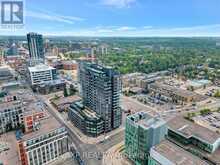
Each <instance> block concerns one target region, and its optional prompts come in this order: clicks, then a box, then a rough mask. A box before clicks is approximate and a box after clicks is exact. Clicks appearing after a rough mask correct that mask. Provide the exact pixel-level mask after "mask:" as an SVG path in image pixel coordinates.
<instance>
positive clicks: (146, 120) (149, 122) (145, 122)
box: [127, 112, 166, 128]
mask: <svg viewBox="0 0 220 165" xmlns="http://www.w3.org/2000/svg"><path fill="white" fill-rule="evenodd" d="M127 119H128V120H130V121H132V122H133V123H135V124H137V125H139V126H143V127H145V128H150V127H153V128H156V127H159V126H161V125H164V124H165V123H166V122H165V121H164V120H163V119H161V118H159V117H152V116H151V115H149V114H148V113H147V112H137V113H135V114H133V115H130V116H128V117H127Z"/></svg>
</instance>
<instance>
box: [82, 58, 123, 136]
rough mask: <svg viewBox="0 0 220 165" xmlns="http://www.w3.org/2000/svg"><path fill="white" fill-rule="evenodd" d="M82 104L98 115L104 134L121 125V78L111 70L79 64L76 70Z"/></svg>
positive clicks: (84, 63) (95, 65)
mask: <svg viewBox="0 0 220 165" xmlns="http://www.w3.org/2000/svg"><path fill="white" fill-rule="evenodd" d="M78 71H79V72H78V74H79V75H78V77H79V82H80V94H81V96H82V99H83V104H84V105H85V106H86V107H88V108H89V109H90V110H93V111H95V112H96V113H97V114H99V115H100V116H101V117H102V118H103V120H104V122H105V126H104V129H105V131H106V132H108V131H111V130H112V129H115V128H118V127H119V126H120V125H121V120H122V111H121V108H120V94H121V76H120V74H119V73H118V72H116V71H114V70H113V69H111V68H107V67H103V66H100V65H97V64H92V63H87V62H80V64H79V69H78Z"/></svg>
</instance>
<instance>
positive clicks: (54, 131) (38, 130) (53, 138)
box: [18, 116, 69, 165]
mask: <svg viewBox="0 0 220 165" xmlns="http://www.w3.org/2000/svg"><path fill="white" fill-rule="evenodd" d="M33 130H34V131H33V132H31V133H28V134H25V135H24V136H21V137H20V138H19V141H18V146H19V155H20V161H21V165H40V164H42V165H43V164H49V163H51V162H53V161H55V160H56V159H58V158H59V157H60V156H61V155H63V154H65V153H66V152H68V151H69V147H68V145H69V142H68V134H67V131H66V128H65V127H64V126H62V125H61V124H60V123H59V122H58V121H57V120H56V119H55V118H53V117H52V116H49V117H46V118H44V119H42V120H40V121H37V122H35V123H34V127H33Z"/></svg>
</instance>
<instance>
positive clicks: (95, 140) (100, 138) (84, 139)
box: [66, 121, 125, 144]
mask: <svg viewBox="0 0 220 165" xmlns="http://www.w3.org/2000/svg"><path fill="white" fill-rule="evenodd" d="M66 124H67V125H68V126H69V128H70V129H71V130H72V131H74V132H75V133H76V135H77V136H78V138H79V139H80V140H81V141H82V142H83V143H87V144H97V143H99V142H101V141H103V140H104V139H105V137H107V136H108V137H109V138H110V137H111V136H114V135H115V134H117V133H119V132H121V131H124V129H125V128H124V127H119V128H117V129H115V130H113V131H111V132H109V133H106V134H105V135H104V134H102V135H100V136H98V137H89V136H86V135H85V134H83V133H82V132H81V131H80V130H79V129H78V128H77V127H75V126H74V124H73V123H71V121H67V123H66Z"/></svg>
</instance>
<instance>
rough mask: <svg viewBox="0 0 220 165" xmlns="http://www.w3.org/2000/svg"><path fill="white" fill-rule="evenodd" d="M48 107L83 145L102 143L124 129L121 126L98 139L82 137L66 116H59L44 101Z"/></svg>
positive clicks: (51, 106)
mask: <svg viewBox="0 0 220 165" xmlns="http://www.w3.org/2000/svg"><path fill="white" fill-rule="evenodd" d="M44 102H45V103H46V104H47V105H48V106H49V107H50V109H52V110H53V111H54V112H55V113H56V114H57V116H58V117H59V118H60V119H62V120H63V121H64V122H65V123H66V124H67V126H68V127H69V129H71V130H72V131H73V132H75V133H76V135H77V136H78V138H79V139H80V140H81V141H82V142H83V143H87V144H97V143H99V142H101V141H103V140H104V139H105V137H107V136H108V137H111V136H114V135H115V134H117V133H119V132H121V131H124V129H125V128H124V127H123V126H121V127H119V128H117V129H115V130H113V131H111V132H108V133H106V134H105V135H104V134H102V135H100V136H98V137H95V138H94V137H88V136H86V135H84V134H83V133H82V132H81V131H80V130H79V129H78V128H77V127H75V126H74V124H73V123H72V122H71V121H68V120H67V118H68V117H67V114H61V113H60V112H58V111H57V109H56V108H54V107H53V105H52V104H51V103H50V101H49V100H48V99H45V101H44Z"/></svg>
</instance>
